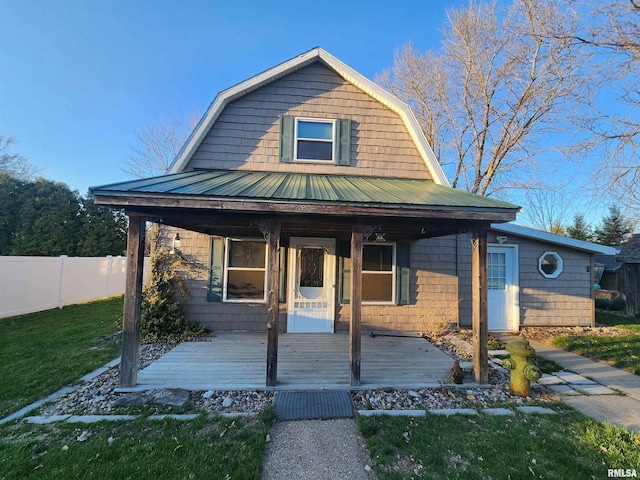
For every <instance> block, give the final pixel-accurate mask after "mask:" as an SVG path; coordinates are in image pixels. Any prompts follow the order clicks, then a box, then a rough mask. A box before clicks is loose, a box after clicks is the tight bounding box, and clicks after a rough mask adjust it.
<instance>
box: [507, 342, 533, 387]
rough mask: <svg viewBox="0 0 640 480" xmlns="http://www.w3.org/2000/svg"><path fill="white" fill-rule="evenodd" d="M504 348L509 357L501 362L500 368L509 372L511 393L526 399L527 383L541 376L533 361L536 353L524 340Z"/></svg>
mask: <svg viewBox="0 0 640 480" xmlns="http://www.w3.org/2000/svg"><path fill="white" fill-rule="evenodd" d="M505 348H506V350H507V352H509V353H510V354H511V356H510V357H509V358H506V359H505V360H504V362H502V366H503V367H504V368H506V369H508V370H511V382H510V386H511V391H512V392H513V393H515V394H516V395H520V396H521V397H528V396H529V381H531V380H533V381H536V380H539V379H540V377H541V376H542V372H541V371H540V369H539V368H538V366H537V365H536V363H535V360H534V357H535V355H536V351H535V350H534V349H533V348H531V345H529V341H528V340H526V339H522V340H516V341H515V342H510V343H507V346H506V347H505Z"/></svg>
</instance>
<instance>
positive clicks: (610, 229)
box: [594, 205, 633, 247]
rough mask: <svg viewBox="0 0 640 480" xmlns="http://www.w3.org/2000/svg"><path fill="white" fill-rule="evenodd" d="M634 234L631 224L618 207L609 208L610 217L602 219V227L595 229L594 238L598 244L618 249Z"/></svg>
mask: <svg viewBox="0 0 640 480" xmlns="http://www.w3.org/2000/svg"><path fill="white" fill-rule="evenodd" d="M631 233H633V229H632V228H631V222H630V221H629V219H627V218H624V216H623V215H622V211H621V210H620V208H619V207H618V206H617V205H612V206H611V207H609V215H608V216H606V217H604V218H603V219H602V223H601V225H600V226H599V227H598V228H596V229H595V232H594V236H595V240H596V242H597V243H600V244H602V245H609V246H611V247H616V246H619V245H622V244H624V243H625V242H626V241H627V240H628V237H629V235H630V234H631Z"/></svg>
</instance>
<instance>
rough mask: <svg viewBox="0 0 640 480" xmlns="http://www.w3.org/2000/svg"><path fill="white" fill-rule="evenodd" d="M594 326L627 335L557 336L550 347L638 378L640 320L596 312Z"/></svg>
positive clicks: (639, 368) (639, 371)
mask: <svg viewBox="0 0 640 480" xmlns="http://www.w3.org/2000/svg"><path fill="white" fill-rule="evenodd" d="M596 323H597V324H599V325H604V326H608V327H616V328H619V329H622V330H627V331H629V334H628V335H619V336H597V335H559V336H557V337H555V338H554V339H553V342H552V343H553V345H555V346H557V347H560V348H563V349H565V350H568V351H570V352H574V353H578V354H580V355H584V356H585V357H589V358H593V359H596V360H603V361H605V362H608V363H610V364H611V365H613V366H614V367H618V368H622V369H624V370H627V371H629V372H631V373H634V374H636V375H640V335H638V333H640V319H638V318H629V317H623V316H620V315H614V314H611V313H605V312H597V313H596Z"/></svg>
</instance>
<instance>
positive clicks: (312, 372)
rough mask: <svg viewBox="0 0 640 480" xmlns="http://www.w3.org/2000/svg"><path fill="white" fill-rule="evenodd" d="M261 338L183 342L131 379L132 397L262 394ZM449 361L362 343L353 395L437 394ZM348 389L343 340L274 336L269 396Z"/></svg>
mask: <svg viewBox="0 0 640 480" xmlns="http://www.w3.org/2000/svg"><path fill="white" fill-rule="evenodd" d="M266 358H267V335H266V333H231V332H219V333H216V337H215V338H213V339H212V340H211V341H210V342H187V343H183V344H181V345H178V346H177V347H175V348H174V349H173V350H171V351H170V352H168V353H167V354H166V355H164V356H162V357H161V358H160V359H158V360H156V361H155V362H153V363H152V364H151V365H149V366H148V367H147V368H145V369H144V370H141V371H140V372H139V373H138V383H137V386H136V387H135V388H134V389H135V390H141V389H149V388H184V389H188V390H270V389H273V387H269V388H267V387H266ZM452 365H453V359H451V357H449V356H448V355H446V354H444V353H443V352H442V351H440V350H439V349H438V348H437V347H435V346H434V345H432V344H430V343H429V342H427V341H426V340H424V339H421V338H406V337H384V336H376V337H371V336H369V335H363V336H362V375H361V381H362V385H361V386H360V387H358V388H359V389H373V388H386V387H391V388H414V389H415V388H424V387H429V386H439V385H440V384H441V382H442V380H444V379H445V378H446V377H447V375H448V374H449V371H450V370H451V367H452ZM318 388H326V389H345V388H346V389H351V388H352V387H351V385H350V364H349V337H348V335H347V334H340V333H334V334H331V333H327V334H322V333H308V334H303V333H302V334H301V333H297V334H280V335H279V341H278V385H277V386H276V387H275V389H276V390H307V389H318Z"/></svg>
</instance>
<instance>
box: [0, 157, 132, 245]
mask: <svg viewBox="0 0 640 480" xmlns="http://www.w3.org/2000/svg"><path fill="white" fill-rule="evenodd" d="M0 205H2V209H0V255H33V256H58V255H69V256H79V257H102V256H106V255H124V254H125V252H126V245H127V218H126V216H125V215H124V212H122V211H118V210H111V209H110V208H107V207H100V206H97V205H95V203H94V201H93V199H92V198H91V197H90V196H88V197H86V198H85V197H82V196H81V195H80V194H79V193H78V192H77V191H75V190H74V191H72V190H70V189H69V187H68V186H67V185H65V184H63V183H59V182H53V181H50V180H45V179H43V178H38V179H36V180H34V181H30V180H24V179H19V178H15V176H11V175H9V173H7V172H6V171H4V172H3V171H2V170H0Z"/></svg>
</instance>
